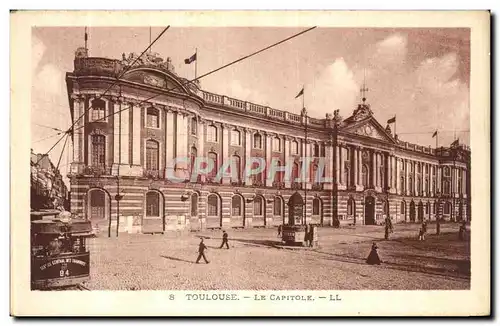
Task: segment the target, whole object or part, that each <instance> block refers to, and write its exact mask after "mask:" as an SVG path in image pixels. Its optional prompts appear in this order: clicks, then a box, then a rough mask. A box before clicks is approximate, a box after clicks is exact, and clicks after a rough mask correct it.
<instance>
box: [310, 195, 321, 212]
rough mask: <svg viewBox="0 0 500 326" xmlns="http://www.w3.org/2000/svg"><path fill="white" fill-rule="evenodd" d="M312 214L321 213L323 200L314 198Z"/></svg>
mask: <svg viewBox="0 0 500 326" xmlns="http://www.w3.org/2000/svg"><path fill="white" fill-rule="evenodd" d="M312 215H314V216H319V215H321V200H320V199H319V198H317V197H316V198H314V199H313V211H312Z"/></svg>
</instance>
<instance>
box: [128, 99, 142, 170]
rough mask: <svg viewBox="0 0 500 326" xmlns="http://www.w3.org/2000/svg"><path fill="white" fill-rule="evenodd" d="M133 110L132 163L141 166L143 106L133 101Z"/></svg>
mask: <svg viewBox="0 0 500 326" xmlns="http://www.w3.org/2000/svg"><path fill="white" fill-rule="evenodd" d="M130 105H131V110H132V165H135V166H141V138H142V137H141V107H140V106H138V105H137V104H136V103H131V104H130Z"/></svg>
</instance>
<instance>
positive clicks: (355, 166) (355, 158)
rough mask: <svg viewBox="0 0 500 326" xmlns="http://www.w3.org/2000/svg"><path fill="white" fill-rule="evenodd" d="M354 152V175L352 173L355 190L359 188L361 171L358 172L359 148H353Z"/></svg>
mask: <svg viewBox="0 0 500 326" xmlns="http://www.w3.org/2000/svg"><path fill="white" fill-rule="evenodd" d="M352 151H353V153H352V154H353V155H352V163H353V164H351V166H352V169H353V173H352V176H353V179H354V180H353V185H354V188H357V187H358V174H359V171H358V148H357V147H353V148H352Z"/></svg>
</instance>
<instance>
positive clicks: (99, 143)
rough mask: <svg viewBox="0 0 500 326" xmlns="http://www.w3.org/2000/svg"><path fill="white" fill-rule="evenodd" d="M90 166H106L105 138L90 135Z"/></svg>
mask: <svg viewBox="0 0 500 326" xmlns="http://www.w3.org/2000/svg"><path fill="white" fill-rule="evenodd" d="M91 141H92V153H91V156H92V165H93V166H96V167H102V168H103V167H104V166H105V165H106V136H104V135H92V136H91Z"/></svg>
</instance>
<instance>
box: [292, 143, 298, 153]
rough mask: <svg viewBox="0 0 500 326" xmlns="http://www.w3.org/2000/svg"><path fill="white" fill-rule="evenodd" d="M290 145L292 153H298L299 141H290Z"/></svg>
mask: <svg viewBox="0 0 500 326" xmlns="http://www.w3.org/2000/svg"><path fill="white" fill-rule="evenodd" d="M291 147H292V154H293V155H297V154H299V143H298V142H297V141H296V140H294V141H292V143H291Z"/></svg>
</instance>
